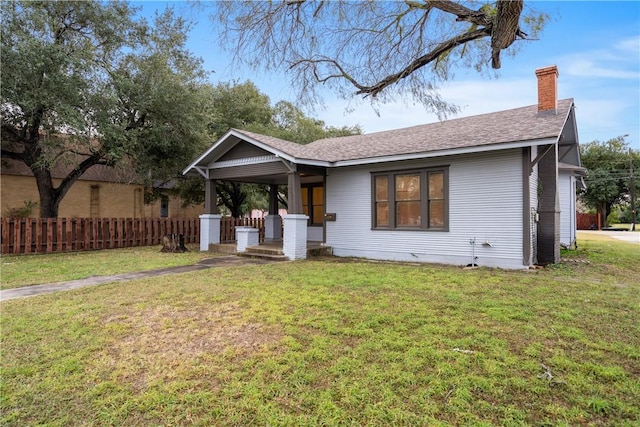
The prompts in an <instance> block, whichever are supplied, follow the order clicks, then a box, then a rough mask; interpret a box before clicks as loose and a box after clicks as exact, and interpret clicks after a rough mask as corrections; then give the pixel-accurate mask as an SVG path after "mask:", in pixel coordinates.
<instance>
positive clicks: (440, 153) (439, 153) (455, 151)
mask: <svg viewBox="0 0 640 427" xmlns="http://www.w3.org/2000/svg"><path fill="white" fill-rule="evenodd" d="M557 141H558V138H557V137H548V138H541V139H534V140H528V141H515V142H506V143H499V144H490V145H479V146H478V145H477V146H473V147H462V148H451V149H445V150H436V151H427V152H419V153H408V154H397V155H392V156H381V157H368V158H363V159H352V160H340V161H336V162H332V163H331V166H334V167H341V166H359V165H368V164H374V163H386V162H397V161H402V160H417V159H427V158H432V157H444V156H453V155H459V154H473V153H483V152H489V151H498V150H509V149H512V148H523V147H533V146H540V145H548V144H555V143H557Z"/></svg>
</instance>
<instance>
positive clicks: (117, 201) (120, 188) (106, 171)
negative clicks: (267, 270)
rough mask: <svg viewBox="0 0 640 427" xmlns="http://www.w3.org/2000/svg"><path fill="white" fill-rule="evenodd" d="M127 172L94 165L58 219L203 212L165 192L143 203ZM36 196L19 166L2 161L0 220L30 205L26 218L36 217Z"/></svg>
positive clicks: (60, 171)
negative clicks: (184, 204)
mask: <svg viewBox="0 0 640 427" xmlns="http://www.w3.org/2000/svg"><path fill="white" fill-rule="evenodd" d="M66 172H67V171H66V170H65V168H64V167H62V166H59V167H56V168H54V170H53V171H52V175H53V178H54V180H53V181H54V185H58V184H59V183H60V181H61V180H62V178H63V177H64V176H66ZM136 181H137V177H136V175H135V174H134V173H132V172H131V171H129V170H126V169H122V168H111V167H107V166H103V165H96V166H93V167H91V168H90V169H89V170H87V172H85V173H84V174H83V175H82V176H81V177H80V178H79V179H78V180H77V181H76V182H75V183H74V184H73V186H72V187H71V189H69V192H68V193H67V194H66V195H65V197H64V198H63V199H62V201H61V202H60V207H59V210H58V216H59V217H60V218H89V217H94V218H144V217H153V218H157V217H169V218H194V217H197V216H198V215H199V214H201V213H202V212H203V207H202V205H200V206H190V207H187V208H183V207H182V206H181V200H180V198H178V197H174V196H172V195H171V194H170V192H169V191H167V192H166V193H165V194H163V195H161V196H160V197H159V198H158V199H157V200H156V201H155V202H154V203H151V204H145V203H144V186H143V185H140V184H137V183H136ZM39 199H40V196H39V194H38V188H37V186H36V181H35V179H34V178H33V174H32V173H31V171H30V170H29V168H28V167H27V166H26V165H25V164H24V163H22V162H18V161H11V160H3V161H2V176H1V180H0V201H1V203H2V209H1V212H2V216H3V217H4V216H6V215H7V213H8V212H9V211H11V210H20V209H23V208H24V207H25V203H26V204H30V205H33V206H34V207H33V208H32V209H31V212H30V213H28V214H27V215H26V216H28V217H33V218H35V217H38V216H39V212H40V209H39V207H38V205H37V203H38V201H39Z"/></svg>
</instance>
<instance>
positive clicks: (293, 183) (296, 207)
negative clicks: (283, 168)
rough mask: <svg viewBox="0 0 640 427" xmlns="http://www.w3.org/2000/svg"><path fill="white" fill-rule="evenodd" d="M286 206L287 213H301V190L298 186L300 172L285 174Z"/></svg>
mask: <svg viewBox="0 0 640 427" xmlns="http://www.w3.org/2000/svg"><path fill="white" fill-rule="evenodd" d="M287 183H288V185H287V187H288V206H287V212H288V213H289V214H302V191H301V189H300V188H301V187H300V173H299V172H289V174H288V175H287Z"/></svg>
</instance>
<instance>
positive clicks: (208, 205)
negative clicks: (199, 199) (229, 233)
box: [204, 179, 218, 214]
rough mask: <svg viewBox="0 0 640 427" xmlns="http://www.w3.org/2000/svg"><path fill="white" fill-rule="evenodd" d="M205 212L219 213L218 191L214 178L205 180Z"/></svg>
mask: <svg viewBox="0 0 640 427" xmlns="http://www.w3.org/2000/svg"><path fill="white" fill-rule="evenodd" d="M204 213H206V214H217V213H218V193H217V190H216V181H215V180H214V179H208V180H206V181H205V182H204Z"/></svg>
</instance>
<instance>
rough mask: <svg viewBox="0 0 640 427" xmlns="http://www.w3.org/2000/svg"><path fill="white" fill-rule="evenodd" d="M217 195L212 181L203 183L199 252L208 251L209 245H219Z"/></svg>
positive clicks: (214, 183)
mask: <svg viewBox="0 0 640 427" xmlns="http://www.w3.org/2000/svg"><path fill="white" fill-rule="evenodd" d="M217 199H218V194H217V193H216V182H215V180H213V179H208V180H207V181H205V193H204V212H205V213H204V214H202V215H200V250H201V251H208V250H209V245H211V244H218V243H220V218H221V216H220V215H218V205H217Z"/></svg>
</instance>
